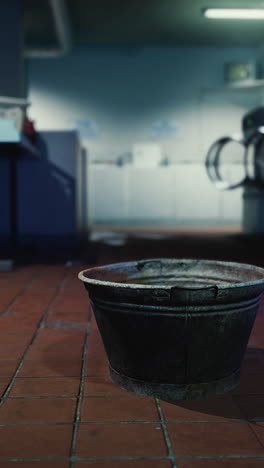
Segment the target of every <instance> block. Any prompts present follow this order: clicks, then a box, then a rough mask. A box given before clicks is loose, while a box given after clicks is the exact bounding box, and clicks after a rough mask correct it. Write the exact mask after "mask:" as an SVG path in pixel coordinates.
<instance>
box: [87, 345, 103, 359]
mask: <svg viewBox="0 0 264 468" xmlns="http://www.w3.org/2000/svg"><path fill="white" fill-rule="evenodd" d="M87 357H88V359H90V358H91V359H101V360H106V359H107V354H106V351H105V349H104V347H103V345H99V346H97V347H95V346H93V347H90V346H89V344H88V349H87Z"/></svg>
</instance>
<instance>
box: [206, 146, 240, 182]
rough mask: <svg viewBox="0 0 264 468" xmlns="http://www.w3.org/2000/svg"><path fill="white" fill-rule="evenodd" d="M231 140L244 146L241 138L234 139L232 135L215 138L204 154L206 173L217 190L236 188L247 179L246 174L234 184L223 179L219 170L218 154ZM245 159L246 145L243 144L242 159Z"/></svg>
mask: <svg viewBox="0 0 264 468" xmlns="http://www.w3.org/2000/svg"><path fill="white" fill-rule="evenodd" d="M231 141H236V142H237V143H241V144H242V145H243V146H245V143H244V141H243V140H239V139H235V138H232V137H222V138H220V139H219V140H217V141H216V142H215V143H213V144H212V146H211V147H210V148H209V151H208V153H207V156H206V161H205V166H206V170H207V174H208V176H209V178H210V179H211V181H212V182H213V183H214V184H215V185H216V187H217V188H218V189H219V190H232V189H236V188H237V187H241V186H242V185H244V184H245V182H246V181H247V180H248V176H247V174H246V175H245V177H244V178H243V179H242V180H241V181H240V182H238V183H236V184H230V183H229V182H228V181H225V180H224V179H223V178H222V176H221V174H220V171H219V162H220V154H221V151H222V149H223V147H224V146H225V145H227V143H230V142H231ZM246 159H247V146H245V154H244V161H245V160H246Z"/></svg>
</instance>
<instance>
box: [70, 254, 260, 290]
mask: <svg viewBox="0 0 264 468" xmlns="http://www.w3.org/2000/svg"><path fill="white" fill-rule="evenodd" d="M149 262H150V263H153V262H167V263H176V264H177V263H187V264H188V263H203V264H207V265H208V266H212V265H215V266H220V267H221V266H222V267H231V268H232V267H234V268H239V269H242V270H244V272H246V271H247V270H248V272H251V273H252V271H253V272H255V273H256V274H258V275H260V274H261V275H262V276H263V277H262V278H260V279H256V280H253V281H241V282H233V283H232V282H227V283H222V282H220V281H219V282H217V281H216V282H215V286H216V287H217V288H218V289H231V288H232V289H234V288H241V287H250V286H258V285H259V286H261V285H263V286H264V268H262V267H259V266H257V265H253V264H249V263H242V262H230V261H226V260H212V259H200V258H165V257H163V258H148V259H143V260H133V261H128V262H118V263H109V264H104V265H99V266H94V267H91V268H87V269H84V270H82V271H80V272H79V273H78V278H79V279H80V280H81V281H83V282H84V283H87V284H90V285H94V286H104V287H109V288H110V287H111V288H113V287H114V288H123V289H126V290H135V289H137V290H138V289H141V290H154V289H163V290H165V291H170V290H171V289H175V286H173V285H171V284H168V285H166V284H164V283H163V284H157V283H156V284H145V283H144V284H138V283H136V282H135V283H133V282H132V283H126V282H118V281H109V280H102V279H95V278H89V276H88V277H87V276H86V274H89V273H93V272H100V271H103V270H108V271H111V270H113V271H115V270H116V271H118V268H122V267H124V266H126V267H137V266H138V265H144V264H147V263H149ZM177 289H178V290H181V289H182V290H197V289H198V290H206V289H212V284H210V285H197V286H190V285H188V286H185V285H184V284H183V285H180V286H177Z"/></svg>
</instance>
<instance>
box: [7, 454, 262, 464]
mask: <svg viewBox="0 0 264 468" xmlns="http://www.w3.org/2000/svg"><path fill="white" fill-rule="evenodd" d="M178 458H179V459H182V460H203V459H206V460H218V459H222V460H232V459H235V460H237V459H238V460H239V459H247V458H249V459H251V460H254V459H255V460H258V459H259V460H263V459H264V455H181V456H179V457H178ZM74 460H75V461H129V460H169V457H155V456H153V457H151V456H134V457H133V456H127V457H118V456H117V457H86V458H84V457H74ZM2 461H8V462H11V461H13V462H23V461H24V462H25V461H70V458H69V457H39V458H0V462H2Z"/></svg>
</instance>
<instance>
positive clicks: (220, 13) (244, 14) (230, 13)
mask: <svg viewBox="0 0 264 468" xmlns="http://www.w3.org/2000/svg"><path fill="white" fill-rule="evenodd" d="M203 14H204V15H205V16H206V17H207V18H213V19H242V20H263V19H264V8H205V9H204V10H203Z"/></svg>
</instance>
